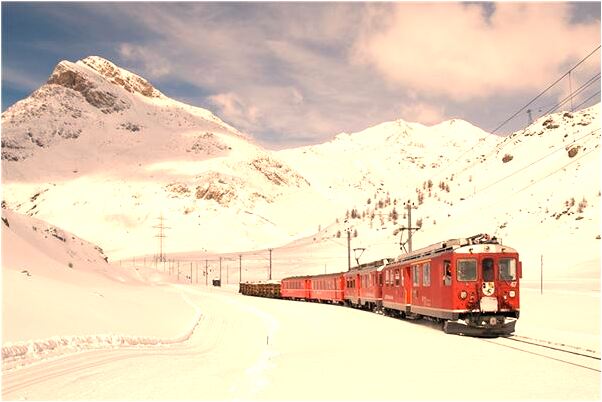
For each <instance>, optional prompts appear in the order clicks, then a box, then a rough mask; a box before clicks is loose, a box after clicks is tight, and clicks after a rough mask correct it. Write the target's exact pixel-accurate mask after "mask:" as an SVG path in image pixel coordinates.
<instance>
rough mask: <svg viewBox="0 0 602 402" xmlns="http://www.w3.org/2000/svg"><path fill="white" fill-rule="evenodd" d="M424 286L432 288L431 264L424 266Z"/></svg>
mask: <svg viewBox="0 0 602 402" xmlns="http://www.w3.org/2000/svg"><path fill="white" fill-rule="evenodd" d="M422 286H431V263H430V262H426V263H424V264H423V265H422Z"/></svg>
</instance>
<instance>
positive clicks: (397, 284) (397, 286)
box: [391, 266, 405, 304]
mask: <svg viewBox="0 0 602 402" xmlns="http://www.w3.org/2000/svg"><path fill="white" fill-rule="evenodd" d="M391 274H392V275H393V278H392V279H393V292H394V293H393V297H394V299H395V302H396V303H400V304H405V295H404V291H403V278H402V275H401V267H399V266H398V267H396V268H395V269H393V271H392V272H391Z"/></svg>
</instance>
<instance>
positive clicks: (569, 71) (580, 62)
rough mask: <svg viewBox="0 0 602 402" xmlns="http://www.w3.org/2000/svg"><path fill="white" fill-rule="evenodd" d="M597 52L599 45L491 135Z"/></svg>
mask: <svg viewBox="0 0 602 402" xmlns="http://www.w3.org/2000/svg"><path fill="white" fill-rule="evenodd" d="M598 50H600V45H598V47H596V48H595V49H594V50H592V51H591V52H590V53H589V54H588V55H587V56H585V57H584V58H583V59H581V61H579V63H577V64H575V65H574V66H573V67H571V69H569V70H568V71H567V72H566V73H564V74H563V75H562V76H560V78H558V79H557V80H556V81H554V82H553V83H552V84H550V85H549V86H548V87H547V88H546V89H544V90H543V91H542V92H540V93H539V94H538V95H537V96H536V97H535V98H533V99H531V100H530V101H529V102H528V103H527V104H526V105H525V106H523V107H522V108H520V109H519V110H518V111H517V112H516V113H514V114H513V115H512V116H510V117H509V118H507V119H506V120H504V121H503V122H502V123H501V124H500V125H499V126H497V127H496V128H495V129H494V130H493V131H492V132H491V134H494V133H495V132H496V131H498V130H499V129H500V128H502V127H503V126H505V125H506V123H508V122H509V121H510V120H512V119H514V118H515V117H516V116H518V114H519V113H521V112H522V111H523V110H525V109H526V108H527V107H529V105H531V104H532V103H533V102H535V101H536V100H537V99H539V98H540V97H541V96H543V95H544V94H545V93H546V92H548V91H549V90H550V89H551V88H552V87H554V86H555V85H556V84H558V83H559V82H560V81H561V80H562V79H563V78H564V77H566V76H567V75H568V74H570V73H571V71H573V70H574V69H576V68H577V67H579V66H580V65H581V64H582V63H583V62H584V61H585V60H587V59H589V58H590V57H591V56H592V55H593V54H594V53H596V52H597V51H598Z"/></svg>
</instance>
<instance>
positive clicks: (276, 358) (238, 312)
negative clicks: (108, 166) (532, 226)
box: [2, 210, 600, 400]
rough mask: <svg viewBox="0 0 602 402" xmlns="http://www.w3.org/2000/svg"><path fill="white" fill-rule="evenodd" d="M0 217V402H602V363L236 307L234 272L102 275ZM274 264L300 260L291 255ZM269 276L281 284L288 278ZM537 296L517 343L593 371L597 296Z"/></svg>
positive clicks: (525, 300)
mask: <svg viewBox="0 0 602 402" xmlns="http://www.w3.org/2000/svg"><path fill="white" fill-rule="evenodd" d="M3 218H4V219H5V220H6V221H7V222H8V224H9V225H8V226H7V225H6V224H5V223H3V224H2V225H3V226H2V234H3V236H2V239H3V255H2V257H3V261H2V267H3V292H2V303H3V314H2V324H3V326H2V329H3V340H2V342H3V343H2V353H3V367H2V369H3V372H2V398H3V399H10V400H14V399H38V400H39V399H43V400H69V399H70V400H73V399H76V400H81V399H101V400H117V399H119V400H136V399H138V400H140V399H153V400H176V399H196V400H224V399H228V400H232V399H236V400H241V399H242V400H249V399H254V400H399V399H411V400H417V399H454V400H467V399H470V400H499V399H503V400H510V399H512V400H515V399H518V400H524V399H536V400H541V399H570V400H592V399H593V400H595V399H598V398H599V397H600V372H599V370H600V363H599V360H593V359H589V358H585V357H580V356H578V355H567V354H562V355H558V354H554V352H553V351H552V352H550V351H549V350H539V349H537V348H536V350H535V351H533V350H531V351H527V352H525V351H521V350H518V349H519V348H516V347H515V346H513V345H500V344H497V343H496V340H484V339H477V338H468V337H460V336H453V335H446V334H445V333H443V331H441V329H440V328H437V327H436V326H434V325H433V324H432V323H430V322H428V321H402V320H398V319H393V318H389V317H384V316H382V315H378V314H374V313H370V312H365V311H359V310H354V309H350V308H346V307H341V306H333V305H323V304H316V303H304V302H292V301H284V300H274V299H261V298H254V297H248V296H242V295H240V294H238V293H237V285H236V284H234V283H236V282H237V281H238V276H237V274H238V269H237V265H236V264H232V263H231V264H230V265H228V268H226V264H225V263H224V266H223V268H224V271H223V272H222V279H223V280H224V282H225V281H226V275H228V280H229V282H230V283H231V284H225V285H224V286H223V288H216V287H213V286H205V284H204V280H203V279H204V276H203V275H202V273H201V275H200V277H199V278H198V283H197V276H196V266H197V264H196V263H195V262H184V261H180V262H179V264H175V263H168V264H167V266H166V267H165V268H163V267H162V266H161V264H158V265H157V266H155V264H154V263H151V264H149V263H148V262H147V264H144V260H141V259H139V260H136V261H123V262H121V263H114V264H107V263H106V262H105V261H104V258H103V255H102V254H101V253H100V251H99V250H98V249H95V248H93V247H91V245H89V244H87V243H85V242H83V241H81V240H80V239H78V238H77V237H75V236H72V235H71V234H70V233H68V232H65V231H62V230H60V229H58V228H54V230H53V229H52V227H51V226H49V225H47V224H44V223H43V222H40V221H38V220H35V219H32V218H30V217H26V216H20V215H18V214H15V213H11V212H10V211H6V210H4V211H3ZM34 226H35V227H36V229H35V230H34V229H33V227H34ZM50 233H54V234H56V235H57V236H58V237H57V236H54V235H52V234H50ZM62 239H66V241H63V240H62ZM32 242H33V243H32ZM32 244H34V245H35V244H37V245H38V246H39V247H38V251H34V250H33V249H31V248H30V249H28V248H27V247H30V246H31V245H32ZM9 250H10V251H9ZM13 250H18V251H20V252H19V253H14V252H12V251H13ZM279 253H280V258H281V259H282V260H290V261H294V260H295V259H297V258H298V254H297V253H298V251H297V250H296V249H295V248H289V249H282V250H280V251H279ZM286 253H290V254H289V255H288V256H287V255H286ZM243 261H244V260H243ZM264 262H265V261H264ZM69 263H71V265H72V266H71V267H70V266H69ZM170 264H171V266H172V267H173V269H172V270H171V274H170V273H169V271H170V270H169V266H170ZM149 265H150V266H149ZM178 265H179V267H180V274H179V275H178V272H177V269H176V267H177V266H178ZM232 265H234V267H233V266H232ZM245 266H246V267H247V268H246V271H245V272H244V275H246V276H250V275H256V276H257V277H260V276H262V275H265V274H266V271H265V269H264V268H265V264H263V265H262V264H259V265H257V268H252V267H251V265H250V264H248V261H247V262H245ZM273 268H274V271H273V276H274V277H275V278H280V277H283V276H285V275H289V274H290V273H291V272H290V270H291V267H288V266H287V265H285V264H278V265H274V267H273ZM164 269H165V271H164ZM249 270H251V271H249ZM255 270H256V271H255ZM202 271H203V268H202V267H201V272H202ZM226 272H228V274H226ZM190 273H192V277H190ZM209 275H210V276H209V278H208V279H213V278H214V277H217V276H218V275H219V273H218V272H217V271H213V272H210V273H209ZM187 276H188V277H187ZM191 282H192V283H191ZM209 283H211V282H210V281H209ZM537 285H538V283H536V282H528V283H526V286H523V288H522V291H521V295H522V309H521V318H520V319H519V322H518V324H517V331H516V334H517V335H520V336H523V337H526V338H529V340H534V341H547V342H550V343H551V344H552V345H553V346H555V347H559V348H570V349H571V350H573V351H577V352H578V353H582V354H588V355H594V356H597V357H598V358H599V356H600V339H599V335H600V293H599V290H598V291H592V290H590V289H588V288H581V289H574V290H566V289H555V288H553V287H552V286H551V288H548V287H547V286H548V285H549V282H548V281H546V282H544V290H543V294H540V289H539V287H538V286H537ZM592 362H593V363H592ZM584 366H585V367H584ZM596 370H598V371H596ZM500 379H503V381H501V380H500ZM434 384H436V386H435V385H434Z"/></svg>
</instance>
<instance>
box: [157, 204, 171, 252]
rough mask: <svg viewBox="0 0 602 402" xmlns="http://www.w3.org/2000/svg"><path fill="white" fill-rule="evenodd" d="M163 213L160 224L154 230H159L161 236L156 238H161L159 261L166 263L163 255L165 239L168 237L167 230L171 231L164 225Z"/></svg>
mask: <svg viewBox="0 0 602 402" xmlns="http://www.w3.org/2000/svg"><path fill="white" fill-rule="evenodd" d="M163 220H164V219H163V213H161V215H160V216H159V224H158V225H156V226H153V227H154V228H157V229H159V234H158V235H156V236H155V237H158V238H159V261H165V255H164V254H163V239H164V238H166V237H167V236H166V235H165V229H171V228H170V227H168V226H165V225H163Z"/></svg>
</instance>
